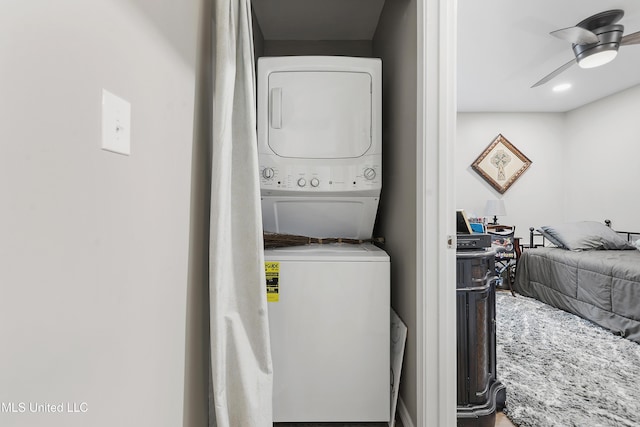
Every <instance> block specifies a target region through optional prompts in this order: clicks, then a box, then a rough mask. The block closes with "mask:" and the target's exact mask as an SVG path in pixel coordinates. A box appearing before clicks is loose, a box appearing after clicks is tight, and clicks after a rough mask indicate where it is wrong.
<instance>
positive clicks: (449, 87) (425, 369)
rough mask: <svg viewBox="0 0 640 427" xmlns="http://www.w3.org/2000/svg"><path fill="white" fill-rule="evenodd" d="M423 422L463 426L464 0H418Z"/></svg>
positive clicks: (419, 371)
mask: <svg viewBox="0 0 640 427" xmlns="http://www.w3.org/2000/svg"><path fill="white" fill-rule="evenodd" d="M417 11H418V14H417V15H418V52H417V55H418V58H417V59H418V61H417V63H418V70H417V71H418V117H417V123H418V126H417V144H418V147H417V153H418V155H417V156H416V157H417V163H418V164H417V181H418V182H417V193H418V194H417V218H418V220H417V223H418V224H417V228H418V230H417V240H418V241H417V246H418V247H417V257H418V258H417V270H418V271H417V272H416V273H417V278H416V286H417V289H416V296H417V297H416V304H417V307H416V313H417V315H416V317H417V320H416V327H417V331H416V332H417V333H416V337H417V341H418V342H417V352H418V354H417V361H418V366H417V375H418V380H417V412H418V413H417V425H418V426H425V427H449V426H452V427H453V426H455V425H456V306H455V246H456V242H455V232H454V230H455V228H454V217H455V215H454V212H455V201H454V200H455V182H454V175H453V158H454V154H453V153H454V148H455V129H456V111H457V107H456V48H457V41H456V20H457V17H456V15H457V1H456V0H417Z"/></svg>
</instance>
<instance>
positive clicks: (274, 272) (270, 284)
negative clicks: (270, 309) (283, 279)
mask: <svg viewBox="0 0 640 427" xmlns="http://www.w3.org/2000/svg"><path fill="white" fill-rule="evenodd" d="M264 272H265V275H266V276H267V302H278V301H280V263H279V262H277V261H267V262H265V263H264Z"/></svg>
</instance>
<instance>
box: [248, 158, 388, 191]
mask: <svg viewBox="0 0 640 427" xmlns="http://www.w3.org/2000/svg"><path fill="white" fill-rule="evenodd" d="M381 170H382V168H381V165H379V164H373V163H372V164H365V163H359V164H353V165H343V166H293V165H283V164H280V165H275V164H274V165H263V166H261V167H260V187H261V189H262V191H263V193H264V192H265V191H267V192H268V191H269V190H280V191H291V192H299V191H318V192H335V191H360V190H380V189H381V188H382V174H381Z"/></svg>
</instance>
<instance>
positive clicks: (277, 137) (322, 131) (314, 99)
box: [268, 71, 372, 159]
mask: <svg viewBox="0 0 640 427" xmlns="http://www.w3.org/2000/svg"><path fill="white" fill-rule="evenodd" d="M371 108H372V107H371V75H369V74H368V73H363V72H333V71H321V72H317V71H291V72H274V73H271V74H270V75H269V118H268V120H269V125H268V128H269V146H270V147H271V149H272V150H273V151H274V152H275V153H276V154H277V155H279V156H281V157H293V158H307V159H309V158H316V159H332V158H356V157H360V156H362V155H364V154H365V153H366V152H367V150H368V149H369V147H370V146H371V115H372V109H371Z"/></svg>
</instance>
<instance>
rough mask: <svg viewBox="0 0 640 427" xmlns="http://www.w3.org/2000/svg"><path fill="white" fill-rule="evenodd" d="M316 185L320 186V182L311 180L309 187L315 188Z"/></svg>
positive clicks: (314, 179)
mask: <svg viewBox="0 0 640 427" xmlns="http://www.w3.org/2000/svg"><path fill="white" fill-rule="evenodd" d="M318 185H320V181H318V178H311V186H312V187H317V186H318Z"/></svg>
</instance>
